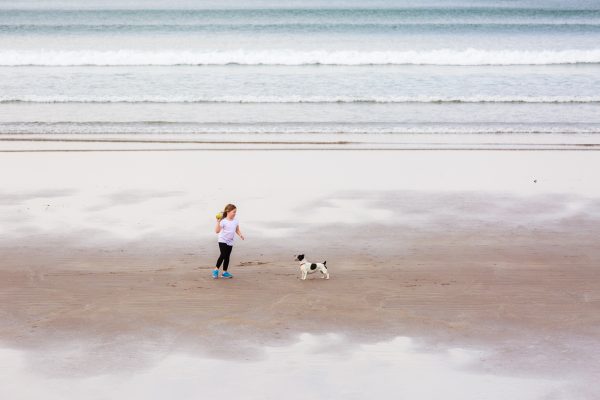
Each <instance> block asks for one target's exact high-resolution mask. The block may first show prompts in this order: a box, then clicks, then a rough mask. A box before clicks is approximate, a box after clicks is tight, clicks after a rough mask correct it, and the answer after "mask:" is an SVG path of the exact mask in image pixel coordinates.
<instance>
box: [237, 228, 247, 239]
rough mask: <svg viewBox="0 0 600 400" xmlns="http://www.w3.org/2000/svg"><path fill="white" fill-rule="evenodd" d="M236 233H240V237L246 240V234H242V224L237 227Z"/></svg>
mask: <svg viewBox="0 0 600 400" xmlns="http://www.w3.org/2000/svg"><path fill="white" fill-rule="evenodd" d="M235 233H237V234H238V236H239V237H240V238H242V240H246V238H244V235H242V231H240V226H239V225H238V226H237V228H235Z"/></svg>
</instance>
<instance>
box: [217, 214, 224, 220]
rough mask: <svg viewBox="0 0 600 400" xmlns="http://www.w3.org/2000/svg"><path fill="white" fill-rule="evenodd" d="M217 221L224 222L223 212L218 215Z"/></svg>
mask: <svg viewBox="0 0 600 400" xmlns="http://www.w3.org/2000/svg"><path fill="white" fill-rule="evenodd" d="M217 219H218V220H222V219H223V213H222V212H220V213H218V214H217Z"/></svg>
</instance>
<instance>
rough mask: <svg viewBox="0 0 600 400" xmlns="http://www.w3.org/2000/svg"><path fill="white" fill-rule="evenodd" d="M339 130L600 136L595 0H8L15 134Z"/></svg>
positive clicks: (5, 37)
mask: <svg viewBox="0 0 600 400" xmlns="http://www.w3.org/2000/svg"><path fill="white" fill-rule="evenodd" d="M345 133H348V134H361V133H365V134H371V135H375V137H376V136H377V135H380V134H394V135H403V134H410V135H418V134H428V135H432V134H452V135H455V134H465V135H470V137H472V138H477V137H479V136H473V135H504V136H502V137H503V138H506V137H509V138H510V135H531V138H532V140H535V138H539V137H540V135H545V134H549V135H554V136H556V135H559V136H560V135H565V134H568V135H569V140H570V141H573V140H575V141H577V140H578V139H573V137H574V136H573V135H582V136H581V138H582V139H581V141H583V142H586V141H587V142H589V141H590V140H591V141H592V142H593V141H597V139H594V138H595V136H594V135H595V134H598V133H600V2H597V1H585V0H573V1H541V0H540V1H535V0H525V1H511V0H508V1H495V0H476V1H473V0H467V1H461V0H447V1H427V0H426V1H367V0H365V1H355V0H347V1H325V0H312V1H288V2H283V1H281V2H274V1H244V2H241V1H220V2H216V1H205V2H202V1H194V2H192V1H182V0H179V1H169V2H164V1H163V2H161V1H141V0H139V1H126V2H116V1H86V2H82V1H53V2H43V1H30V0H26V1H5V0H4V1H1V2H0V134H2V135H4V136H3V137H4V138H5V137H7V135H12V136H10V138H11V140H12V139H14V135H26V134H30V135H55V136H54V137H57V138H58V137H59V136H56V135H58V134H67V135H73V134H78V135H87V134H95V135H106V136H107V137H111V135H115V134H121V135H128V137H132V136H133V137H135V135H138V134H153V135H156V134H169V135H177V134H185V135H187V136H186V137H189V135H192V136H193V135H198V136H200V135H203V134H214V135H219V137H221V138H227V137H228V136H227V135H230V136H229V137H231V138H239V135H241V134H248V135H254V134H269V135H270V138H271V139H269V140H276V138H277V135H278V134H284V135H292V136H293V137H296V138H306V137H307V136H306V135H310V136H311V137H315V135H319V134H323V135H326V134H336V135H338V136H343V135H344V134H345ZM235 135H237V136H235ZM506 135H508V136H506ZM397 137H398V136H397ZM583 138H584V139H583ZM590 138H592V139H590ZM235 140H237V139H235ZM473 140H475V141H476V140H477V139H471V141H473ZM503 140H508V141H510V139H503ZM544 140H545V139H544ZM560 140H561V139H556V138H555V139H554V141H558V142H560Z"/></svg>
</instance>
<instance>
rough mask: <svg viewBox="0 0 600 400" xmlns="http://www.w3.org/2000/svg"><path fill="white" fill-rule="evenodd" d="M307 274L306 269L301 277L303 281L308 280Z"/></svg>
mask: <svg viewBox="0 0 600 400" xmlns="http://www.w3.org/2000/svg"><path fill="white" fill-rule="evenodd" d="M306 275H307V273H306V271H302V278H300V279H302V280H303V281H305V280H306Z"/></svg>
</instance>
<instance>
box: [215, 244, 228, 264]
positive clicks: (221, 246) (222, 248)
mask: <svg viewBox="0 0 600 400" xmlns="http://www.w3.org/2000/svg"><path fill="white" fill-rule="evenodd" d="M227 247H229V246H227V245H226V244H225V243H221V242H219V250H220V251H221V254H220V255H219V259H218V260H217V264H216V266H215V268H216V269H219V268H221V264H222V263H223V261H225V258H227V262H226V264H225V265H227V264H229V254H227V252H228V251H227ZM229 253H231V251H229ZM223 269H224V270H225V271H227V267H224V268H223Z"/></svg>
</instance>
